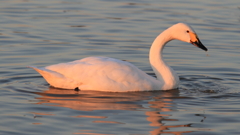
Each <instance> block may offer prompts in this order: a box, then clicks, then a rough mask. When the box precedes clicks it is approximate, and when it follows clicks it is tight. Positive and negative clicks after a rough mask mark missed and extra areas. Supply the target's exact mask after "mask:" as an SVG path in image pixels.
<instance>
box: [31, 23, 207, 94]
mask: <svg viewBox="0 0 240 135" xmlns="http://www.w3.org/2000/svg"><path fill="white" fill-rule="evenodd" d="M175 39H177V40H181V41H184V42H188V43H192V44H193V45H195V46H197V47H199V48H201V49H203V50H205V51H207V48H206V47H205V46H204V45H203V44H202V43H201V42H200V40H199V39H198V37H197V34H196V33H195V32H194V30H193V29H192V28H191V27H190V26H189V25H187V24H184V23H178V24H175V25H173V26H171V27H170V28H168V29H166V30H165V31H163V32H162V33H161V34H160V35H158V36H157V38H156V39H155V40H154V42H153V44H152V46H151V49H150V54H149V60H150V63H151V66H152V68H153V70H154V72H155V74H156V76H157V79H156V78H154V77H152V76H149V75H147V74H146V73H145V72H143V71H141V70H140V69H139V68H137V67H136V66H134V65H133V64H131V63H129V62H126V61H121V60H118V59H114V58H108V57H87V58H83V59H80V60H76V61H72V62H68V63H60V64H56V65H51V66H47V67H42V68H37V67H33V66H32V67H30V68H33V69H35V70H36V71H37V72H39V73H40V74H41V75H42V76H43V77H44V78H45V80H46V81H47V82H48V83H49V84H50V85H51V86H53V87H57V88H64V89H80V90H99V91H112V92H126V91H145V90H170V89H175V88H177V87H178V84H179V78H178V76H177V74H176V73H175V72H174V71H173V70H172V69H171V68H170V67H169V66H168V65H167V64H166V63H165V62H164V60H163V59H162V50H163V48H164V46H165V44H166V43H167V42H169V41H171V40H175Z"/></svg>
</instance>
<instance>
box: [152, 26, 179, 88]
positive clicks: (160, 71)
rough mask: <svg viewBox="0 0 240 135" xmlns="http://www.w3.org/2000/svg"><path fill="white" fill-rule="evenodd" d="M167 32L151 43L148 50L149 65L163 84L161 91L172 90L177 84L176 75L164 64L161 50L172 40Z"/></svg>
mask: <svg viewBox="0 0 240 135" xmlns="http://www.w3.org/2000/svg"><path fill="white" fill-rule="evenodd" d="M170 35H171V34H170V33H169V31H166V30H165V31H164V32H162V33H161V34H160V35H159V36H158V37H157V38H156V39H155V40H154V42H153V44H152V46H151V49H150V54H149V55H150V56H149V59H150V64H151V66H152V68H153V70H154V72H155V74H156V76H157V80H159V81H161V82H163V83H164V84H163V87H162V88H161V89H162V90H168V89H174V88H176V87H177V85H178V83H179V78H178V76H177V74H176V73H175V72H174V71H173V70H172V69H171V68H170V67H169V66H168V65H167V64H166V63H165V62H164V60H163V57H162V50H163V48H164V46H165V44H167V42H169V41H171V40H173V38H172V37H171V36H170Z"/></svg>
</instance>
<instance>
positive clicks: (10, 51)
mask: <svg viewBox="0 0 240 135" xmlns="http://www.w3.org/2000/svg"><path fill="white" fill-rule="evenodd" d="M177 22H187V23H189V24H190V25H191V26H192V27H193V28H194V29H195V31H196V32H197V33H198V36H199V38H200V39H201V41H202V43H203V44H204V45H205V46H206V47H207V48H208V49H209V51H208V52H207V53H206V52H204V51H202V50H201V49H199V48H196V47H194V46H192V45H191V44H188V43H183V42H180V41H172V42H170V43H168V45H167V47H166V48H165V49H164V58H165V60H166V61H167V62H168V64H169V65H171V66H172V68H173V69H174V70H176V72H177V73H178V74H179V76H180V80H181V84H180V86H179V89H178V90H171V91H166V92H163V91H157V92H130V93H111V92H109V93H108V92H97V91H74V90H63V89H55V88H51V87H49V85H48V84H47V82H46V81H45V80H44V79H43V78H42V77H41V76H40V75H39V74H38V73H37V72H35V71H34V70H32V69H29V68H27V66H29V65H34V66H47V65H51V64H56V63H60V62H68V61H71V60H76V59H81V58H84V57H87V56H92V55H97V56H98V55H101V56H108V57H114V58H118V59H121V60H127V61H129V62H131V63H133V64H135V65H136V66H138V67H139V68H140V69H142V70H143V71H145V72H147V73H148V74H150V75H152V76H154V73H153V71H152V69H151V67H150V65H149V62H148V52H149V48H150V45H151V43H152V41H153V40H154V38H155V37H156V36H157V35H158V34H159V33H160V32H162V31H163V30H164V29H166V28H168V27H169V26H171V25H173V24H175V23H177ZM239 33H240V3H239V1H238V0H228V1H223V0H214V1H207V0H202V1H190V0H182V1H174V0H172V1H167V0H148V1H147V0H145V1H144V0H140V1H136V0H131V1H125V0H118V1H117V0H88V1H83V0H79V1H78V0H51V1H49V0H2V1H1V4H0V56H1V59H0V63H1V66H0V73H1V76H0V90H1V91H0V92H1V94H0V106H1V108H0V118H1V121H0V134H4V135H16V134H18V135H28V134H49V135H50V134H63V135H68V134H84V135H86V134H94V135H95V134H96V135H103V134H104V135H110V134H111V135H113V134H118V135H122V134H129V135H135V134H138V135H149V134H152V135H160V134H161V135H172V134H173V135H183V134H184V135H203V134H204V135H226V134H231V135H239V134H240V130H239V127H240V106H239V103H240V89H239V87H240V85H239V81H240V79H239V77H240V66H239V65H240V60H239V58H240V53H239V52H240V44H239V43H240V38H239Z"/></svg>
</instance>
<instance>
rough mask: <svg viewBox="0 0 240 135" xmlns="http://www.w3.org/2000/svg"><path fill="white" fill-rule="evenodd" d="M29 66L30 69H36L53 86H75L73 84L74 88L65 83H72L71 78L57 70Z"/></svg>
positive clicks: (69, 87)
mask: <svg viewBox="0 0 240 135" xmlns="http://www.w3.org/2000/svg"><path fill="white" fill-rule="evenodd" d="M29 68H32V69H34V70H36V71H37V72H38V73H39V74H41V75H42V76H43V78H44V79H45V80H46V81H47V82H48V83H49V84H50V85H51V86H53V87H56V88H65V89H74V88H76V86H74V88H71V85H66V84H69V83H68V82H72V83H73V81H72V80H71V79H68V78H66V77H65V76H64V75H62V74H60V73H58V72H55V71H52V70H49V69H46V68H44V67H43V68H38V67H35V66H29Z"/></svg>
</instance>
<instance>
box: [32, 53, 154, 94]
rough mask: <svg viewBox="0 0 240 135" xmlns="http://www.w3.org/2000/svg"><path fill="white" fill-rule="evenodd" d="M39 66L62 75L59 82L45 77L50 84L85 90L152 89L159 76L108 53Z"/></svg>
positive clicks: (41, 72) (44, 71) (43, 71)
mask: <svg viewBox="0 0 240 135" xmlns="http://www.w3.org/2000/svg"><path fill="white" fill-rule="evenodd" d="M35 70H36V71H38V72H39V73H40V74H41V75H43V76H44V74H46V73H48V74H49V73H50V74H51V76H53V77H52V79H53V78H54V76H56V77H57V78H58V79H62V80H61V81H59V83H56V81H54V82H55V83H54V84H53V83H51V82H53V81H48V80H49V78H48V77H44V78H45V79H46V80H47V81H48V83H50V85H52V86H54V87H60V88H68V89H74V88H76V87H79V88H80V89H81V90H105V91H129V90H150V89H152V85H153V84H152V82H153V80H156V79H154V78H153V77H150V76H148V75H147V74H146V73H145V72H143V71H141V70H140V69H138V68H137V67H136V66H134V65H132V64H131V63H129V62H125V61H121V60H117V59H113V58H107V57H88V58H84V59H81V60H76V61H73V62H68V63H60V64H56V65H51V66H47V67H45V68H35ZM39 70H41V71H39ZM52 74H53V75H52ZM45 76H46V75H45ZM47 76H49V75H47ZM58 79H56V80H58ZM53 80H54V79H53ZM63 86H64V87H63Z"/></svg>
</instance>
